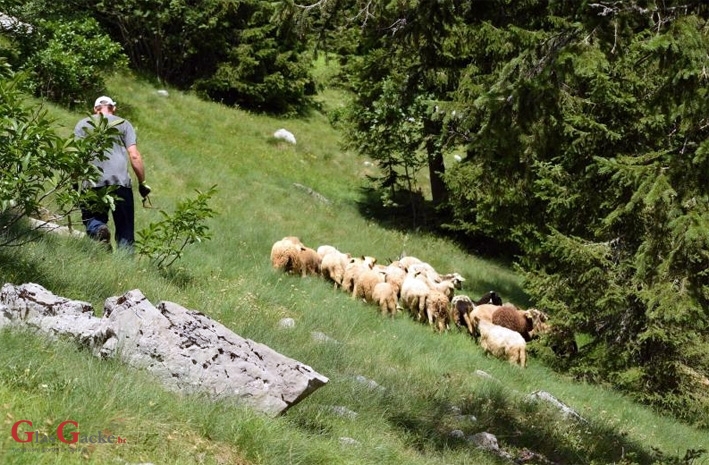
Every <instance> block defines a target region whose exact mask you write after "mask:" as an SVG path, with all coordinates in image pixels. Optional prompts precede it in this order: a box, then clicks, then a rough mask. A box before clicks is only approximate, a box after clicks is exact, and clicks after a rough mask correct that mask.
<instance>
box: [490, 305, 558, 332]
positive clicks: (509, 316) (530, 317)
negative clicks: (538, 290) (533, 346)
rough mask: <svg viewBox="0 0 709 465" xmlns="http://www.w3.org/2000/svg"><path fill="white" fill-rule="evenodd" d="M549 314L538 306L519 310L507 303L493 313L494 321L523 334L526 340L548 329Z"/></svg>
mask: <svg viewBox="0 0 709 465" xmlns="http://www.w3.org/2000/svg"><path fill="white" fill-rule="evenodd" d="M547 320H548V316H547V315H546V314H545V313H544V312H541V311H539V310H537V309H536V308H530V309H529V310H519V309H518V308H516V307H515V306H514V305H511V304H505V305H502V306H501V307H498V309H497V310H495V311H494V312H493V314H492V322H493V323H494V324H496V325H499V326H504V327H505V328H509V329H511V330H513V331H516V332H518V333H519V334H521V335H522V337H523V338H524V340H525V341H531V340H532V339H533V338H534V337H536V336H538V335H539V334H542V333H544V332H546V331H547V330H548V325H547V323H546V321H547Z"/></svg>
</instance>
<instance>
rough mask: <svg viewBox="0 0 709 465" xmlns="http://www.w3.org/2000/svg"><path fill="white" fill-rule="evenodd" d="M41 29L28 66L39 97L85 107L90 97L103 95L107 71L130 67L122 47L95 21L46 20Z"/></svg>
mask: <svg viewBox="0 0 709 465" xmlns="http://www.w3.org/2000/svg"><path fill="white" fill-rule="evenodd" d="M37 29H38V31H37V33H36V34H34V37H35V38H34V39H32V42H31V43H28V44H26V48H30V49H31V52H30V55H29V59H28V60H27V62H26V63H25V64H24V69H26V70H28V71H29V72H30V73H31V79H30V82H29V84H30V87H31V89H32V91H33V92H34V93H35V94H36V95H37V96H41V97H46V98H47V99H49V100H51V101H54V102H57V103H60V104H63V105H67V106H70V107H71V106H73V105H75V104H77V103H81V104H84V102H85V101H86V96H87V95H90V96H93V95H98V94H100V93H102V91H103V89H104V87H105V83H104V79H103V76H105V74H106V72H108V71H111V70H115V69H122V68H126V67H127V63H128V61H127V58H126V57H125V55H124V54H123V52H122V48H121V45H120V44H118V43H116V42H113V41H112V40H111V39H110V38H109V37H108V36H107V35H106V34H105V33H103V32H102V30H101V28H100V27H99V25H98V23H97V22H96V21H95V20H94V19H92V18H87V19H83V20H71V21H62V22H59V21H57V22H53V21H42V22H40V24H39V27H38V28H37Z"/></svg>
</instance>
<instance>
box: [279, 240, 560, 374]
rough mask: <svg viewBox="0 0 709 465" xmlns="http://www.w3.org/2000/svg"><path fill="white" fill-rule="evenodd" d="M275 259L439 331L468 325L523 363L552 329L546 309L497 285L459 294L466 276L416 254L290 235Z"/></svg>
mask: <svg viewBox="0 0 709 465" xmlns="http://www.w3.org/2000/svg"><path fill="white" fill-rule="evenodd" d="M271 264H272V265H273V267H274V268H275V269H277V270H281V271H283V272H286V273H293V274H296V275H300V276H303V277H305V276H308V275H313V276H322V277H323V278H325V279H327V280H329V281H331V282H332V283H333V286H334V287H335V288H340V289H342V290H343V291H345V292H348V293H350V294H351V295H352V298H353V299H363V300H364V301H366V302H368V303H371V304H374V305H377V306H378V307H379V309H380V310H381V312H382V314H384V315H388V316H391V317H393V316H394V315H396V314H397V312H398V311H399V310H400V309H403V310H405V311H408V312H409V313H410V314H411V316H412V317H413V318H414V319H415V320H416V321H419V322H425V323H427V324H429V325H430V326H431V327H433V328H434V330H436V331H439V332H443V331H445V330H447V329H450V328H456V327H457V328H465V329H466V330H467V331H468V333H469V334H470V335H471V336H472V337H473V338H474V339H476V340H479V342H480V346H481V347H482V349H483V350H484V351H485V352H487V353H490V354H492V355H493V356H495V357H498V358H504V359H507V360H508V361H509V362H510V363H513V364H517V365H519V366H521V367H525V366H526V363H527V355H526V344H527V342H528V341H530V340H531V339H532V338H533V337H535V336H537V335H539V334H541V333H543V332H546V331H547V330H548V329H549V326H548V324H547V319H548V318H547V315H546V314H544V313H543V312H541V311H539V310H537V309H529V310H520V309H518V308H517V307H515V306H514V305H513V304H511V303H505V304H503V303H502V300H501V299H500V297H499V296H498V295H497V294H496V293H495V292H494V291H490V292H488V293H486V294H485V295H484V296H482V297H481V298H480V299H478V300H477V301H473V300H472V299H471V298H470V297H468V296H466V295H462V294H459V295H456V294H455V291H456V290H457V289H461V287H462V283H463V281H465V278H463V277H462V276H461V275H459V274H458V273H450V274H440V273H438V272H437V271H436V270H435V269H434V268H433V267H432V266H431V265H430V264H428V263H425V262H424V261H422V260H420V259H418V258H416V257H411V256H405V257H401V258H399V259H398V260H395V261H393V262H392V263H390V264H388V265H382V264H378V263H377V259H376V258H374V257H369V256H360V257H353V256H352V255H351V254H349V253H343V252H340V251H339V250H338V249H336V248H335V247H333V246H330V245H322V246H320V247H318V248H317V250H316V249H313V248H310V247H307V246H306V245H305V244H303V243H302V242H301V241H300V239H299V238H297V237H295V236H288V237H284V238H283V239H281V240H279V241H276V242H275V243H274V244H273V247H272V248H271Z"/></svg>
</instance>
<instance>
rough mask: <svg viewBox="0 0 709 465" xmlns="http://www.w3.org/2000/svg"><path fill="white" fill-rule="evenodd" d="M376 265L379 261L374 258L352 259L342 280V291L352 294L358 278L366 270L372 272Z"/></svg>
mask: <svg viewBox="0 0 709 465" xmlns="http://www.w3.org/2000/svg"><path fill="white" fill-rule="evenodd" d="M376 263H377V259H376V258H374V257H368V256H361V257H352V258H350V261H349V263H348V264H347V266H346V267H345V273H344V275H343V278H342V290H343V291H345V292H352V290H353V288H354V283H355V280H356V279H357V276H359V274H360V273H361V272H362V271H364V270H371V269H372V268H373V267H374V265H375V264H376Z"/></svg>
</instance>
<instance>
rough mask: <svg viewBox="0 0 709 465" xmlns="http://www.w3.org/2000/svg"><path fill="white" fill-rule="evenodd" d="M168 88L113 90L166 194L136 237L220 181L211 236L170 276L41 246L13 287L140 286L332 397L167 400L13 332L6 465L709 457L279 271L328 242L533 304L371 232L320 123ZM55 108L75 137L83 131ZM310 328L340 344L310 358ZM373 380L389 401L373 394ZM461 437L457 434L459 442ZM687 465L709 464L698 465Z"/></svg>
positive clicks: (4, 355) (481, 276)
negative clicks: (403, 259) (34, 436)
mask: <svg viewBox="0 0 709 465" xmlns="http://www.w3.org/2000/svg"><path fill="white" fill-rule="evenodd" d="M157 89H158V87H155V86H154V85H151V84H150V83H146V82H142V81H139V80H136V79H133V78H130V77H124V78H118V77H115V78H112V79H111V80H110V81H109V88H108V89H107V94H108V95H110V96H112V97H113V98H114V99H115V100H117V101H118V103H119V108H118V114H119V115H122V116H125V117H127V118H128V119H130V120H131V121H132V122H133V124H134V125H135V127H136V129H137V132H138V137H139V147H140V150H141V152H142V153H143V156H144V159H145V161H146V171H147V179H148V183H149V184H150V185H151V186H152V187H153V191H154V193H153V196H152V202H153V205H154V207H155V208H154V209H139V210H138V212H137V218H136V220H137V229H138V230H140V229H141V228H142V227H145V226H146V225H148V224H149V223H150V222H153V221H158V220H159V219H160V214H159V210H165V211H166V212H170V211H171V210H172V209H174V207H175V205H176V203H177V202H178V201H179V200H181V199H184V198H187V197H191V196H193V195H194V191H195V190H196V189H197V190H201V191H205V190H207V189H208V188H209V187H211V186H213V185H217V194H216V196H215V197H214V198H213V200H212V203H211V204H210V206H211V207H212V208H214V209H215V210H216V211H217V212H218V215H217V216H216V217H215V218H214V219H212V220H210V221H209V226H210V230H211V233H212V239H211V240H209V241H205V242H203V243H200V244H197V245H194V246H192V247H189V248H188V249H186V250H185V255H184V257H183V258H182V259H181V260H179V261H178V262H177V263H176V265H175V266H174V267H172V268H170V269H168V271H167V272H164V273H161V272H158V271H157V270H156V269H155V268H154V267H153V266H152V265H151V264H150V263H149V262H147V261H146V260H143V259H140V258H137V257H136V258H131V257H125V256H122V255H120V254H113V255H108V254H106V253H105V252H104V251H103V250H101V249H100V248H99V247H97V246H96V245H95V244H93V243H90V242H89V241H77V240H70V239H64V238H58V237H45V238H42V239H41V240H39V241H37V242H35V243H32V244H29V245H27V246H24V247H22V248H10V249H7V250H0V276H2V280H3V282H12V283H15V284H19V283H23V282H30V281H31V282H37V283H39V284H41V285H42V286H44V287H46V288H48V289H50V290H52V292H54V293H55V294H58V295H64V296H66V297H69V298H72V299H79V300H86V301H89V302H90V303H92V304H93V306H94V308H95V309H96V311H97V313H99V314H100V312H101V309H102V304H103V301H104V300H105V299H106V298H107V297H110V296H114V295H120V294H122V293H124V292H126V291H127V290H130V289H136V288H138V289H140V290H141V291H142V292H143V293H144V294H145V295H146V296H147V297H148V298H149V299H150V300H151V301H153V302H158V301H161V300H168V301H172V302H176V303H179V304H181V305H183V306H185V307H187V308H190V309H195V310H199V311H201V312H203V313H205V314H207V315H209V316H210V317H212V318H214V319H216V320H218V321H220V322H221V323H223V324H224V325H226V326H228V327H229V328H231V329H232V330H233V331H235V332H236V333H238V334H240V335H241V336H243V337H247V338H250V339H253V340H256V341H258V342H262V343H264V344H267V345H269V346H270V347H272V348H273V349H275V350H277V351H279V352H281V353H283V354H285V355H287V356H289V357H292V358H295V359H297V360H299V361H302V362H303V363H306V364H308V365H310V366H312V367H313V368H314V369H315V370H317V371H318V372H320V373H322V374H324V375H325V376H327V377H328V378H329V379H330V383H329V384H328V385H326V386H325V387H323V388H321V389H319V390H318V391H316V392H315V393H314V394H312V395H311V396H310V397H308V398H307V399H305V400H304V401H303V402H301V403H300V404H298V405H297V406H295V407H294V408H292V409H291V410H289V411H288V413H287V414H286V415H284V416H283V417H280V418H276V419H269V418H264V417H262V416H260V415H258V414H256V413H254V412H251V411H248V410H247V409H244V408H242V407H240V406H237V405H231V404H229V403H226V402H221V403H216V404H215V403H212V402H210V401H208V400H206V399H202V398H195V397H181V396H176V395H174V394H170V393H167V392H165V391H164V390H163V389H162V388H161V386H159V385H158V384H157V383H155V381H154V380H152V379H151V378H150V377H149V376H147V375H145V374H144V373H139V372H134V371H131V370H129V369H127V368H126V367H124V366H121V365H120V364H118V363H115V362H105V361H99V360H96V359H94V358H92V357H91V356H90V355H89V354H87V353H83V352H80V351H78V350H76V349H75V347H74V346H73V345H72V344H71V343H69V342H66V343H58V344H51V343H46V342H45V341H43V340H41V339H39V338H37V337H35V336H32V335H29V334H22V333H19V334H18V333H10V332H1V333H0V346H1V347H2V348H3V350H2V351H0V366H2V367H4V369H3V370H2V372H0V408H1V410H0V414H1V415H2V418H3V425H4V426H3V428H4V432H5V434H3V436H2V440H0V456H2V463H17V464H36V463H61V464H65V463H66V464H73V463H87V462H88V463H102V464H103V463H155V464H159V463H170V464H192V463H205V464H226V463H230V464H278V465H280V464H285V463H289V464H296V463H297V464H317V463H322V464H369V463H371V464H401V463H407V464H444V463H445V464H452V463H455V464H472V463H475V464H486V463H490V464H492V463H509V462H506V461H505V460H503V459H500V458H498V457H496V456H494V455H493V454H490V453H488V452H485V451H481V450H478V449H477V448H476V447H475V445H474V444H472V443H470V442H469V441H467V440H466V439H465V437H469V436H471V435H474V434H476V433H480V432H485V431H487V432H490V433H492V434H494V435H495V436H496V437H497V438H498V441H499V443H500V447H502V448H503V449H504V450H505V451H507V452H508V453H509V454H511V456H513V457H516V458H518V459H520V461H525V462H526V463H549V462H551V463H589V464H590V463H628V464H629V463H653V462H656V463H682V462H681V460H680V459H681V458H682V457H685V452H686V451H688V450H692V449H693V450H696V449H700V448H702V447H704V448H706V447H707V445H709V433H708V432H707V431H702V430H696V429H692V428H690V427H688V426H686V425H683V424H681V423H679V422H677V421H674V420H672V419H668V418H663V417H661V416H657V415H655V414H654V413H653V412H652V411H651V410H649V409H647V408H645V407H643V406H640V405H637V404H635V403H633V402H632V401H630V400H629V399H627V398H625V397H623V396H621V395H619V394H617V393H615V392H612V391H610V390H608V389H605V388H603V387H598V386H591V385H586V384H579V383H576V382H574V381H572V380H569V379H566V378H564V377H562V376H560V375H558V374H556V373H554V372H553V371H551V370H550V369H548V368H547V367H545V366H543V365H542V364H541V363H539V361H538V360H537V359H535V357H534V356H533V355H532V356H531V357H530V361H529V366H528V368H527V369H525V370H520V369H518V368H516V367H512V366H509V365H508V364H507V363H505V362H501V361H498V360H494V359H491V358H487V357H484V356H483V354H482V351H481V350H480V348H479V347H477V346H475V345H474V344H473V342H472V341H471V340H470V338H469V337H467V336H466V335H464V334H462V333H449V334H444V335H439V334H434V333H433V332H432V331H431V330H430V329H429V328H427V327H425V326H423V325H421V324H418V323H416V322H414V321H412V320H411V319H410V318H408V317H407V316H405V315H403V314H402V315H399V316H398V317H397V318H395V319H393V320H389V319H386V318H382V317H381V316H380V315H378V313H377V312H376V311H375V310H374V309H373V308H372V307H371V306H368V305H365V304H363V303H361V302H357V301H354V300H352V299H351V298H350V296H348V295H345V294H343V293H342V292H340V291H335V290H333V289H332V287H331V286H330V285H329V284H327V283H326V282H324V281H323V280H321V279H318V278H305V279H303V278H299V277H293V276H286V275H283V274H281V273H278V272H276V271H274V270H273V269H272V268H271V266H270V263H269V251H270V247H271V245H272V244H273V242H275V241H276V240H278V239H280V238H282V237H283V236H287V235H296V236H299V237H300V238H301V239H302V240H303V242H305V243H306V244H308V245H310V246H313V247H317V246H318V245H321V244H331V245H334V246H336V247H338V248H339V249H340V250H343V251H348V252H351V253H353V254H357V255H361V254H367V255H373V256H375V257H378V258H380V259H381V260H382V261H385V260H386V259H391V258H395V257H396V256H398V255H400V254H402V253H406V254H409V255H415V256H418V257H421V258H423V259H425V260H427V261H429V262H430V263H431V264H432V265H434V266H435V267H436V268H437V269H440V270H442V271H449V270H450V271H457V272H458V273H460V274H461V275H463V276H464V277H465V278H466V283H465V287H464V289H463V291H462V292H464V293H467V294H469V295H471V296H477V295H480V294H482V293H483V292H485V291H487V290H489V289H491V288H494V289H495V290H497V291H498V292H499V293H500V294H501V295H502V296H503V297H504V298H505V299H506V300H511V301H514V302H518V303H522V304H527V303H528V302H526V300H525V296H524V293H523V292H522V290H521V288H520V282H519V279H518V277H517V276H516V275H515V274H514V273H513V272H512V271H511V270H509V269H507V268H506V267H504V266H501V265H498V264H495V263H490V262H486V261H484V260H482V259H480V258H477V257H474V256H471V255H468V254H467V253H465V252H464V251H463V250H462V249H461V248H460V247H458V246H456V245H455V244H453V243H451V242H449V241H447V240H444V239H440V238H435V237H430V236H427V235H424V234H419V233H417V232H415V231H409V232H404V231H402V230H393V229H387V228H384V227H382V226H381V225H379V224H377V223H375V222H372V221H368V220H366V219H364V218H363V216H362V214H361V208H362V207H361V205H360V204H359V203H358V201H359V200H360V189H361V188H362V187H363V186H365V185H366V184H365V183H366V175H367V174H369V173H370V170H371V169H373V168H372V167H370V166H367V165H366V164H364V161H365V160H362V159H359V158H358V157H356V156H355V155H353V154H351V153H346V152H343V151H342V149H341V148H340V146H339V143H338V142H339V141H338V133H337V131H336V130H335V129H333V128H332V127H331V126H330V125H329V124H328V120H327V117H326V115H324V114H319V113H314V114H313V115H311V116H310V117H308V118H303V119H297V120H295V119H294V120H278V119H274V118H269V117H265V116H258V115H254V114H249V113H247V112H243V111H240V110H237V109H231V108H227V107H225V106H221V105H217V104H213V103H207V102H203V101H200V100H198V99H196V98H195V97H194V96H191V95H187V94H183V93H179V92H174V91H172V90H170V94H169V97H163V96H160V95H158V94H157V93H156V90H157ZM333 105H334V104H333V101H332V100H328V101H327V102H326V106H327V107H332V106H333ZM48 109H49V111H50V113H51V114H52V115H53V116H54V117H56V118H57V124H58V126H59V131H60V132H62V133H64V134H67V135H68V134H69V133H70V132H71V129H72V128H73V125H74V123H75V122H76V120H78V119H79V118H80V117H82V116H83V114H79V113H70V112H66V111H64V110H62V109H60V108H56V107H52V106H48ZM281 127H284V128H287V129H288V130H290V131H291V132H293V133H294V134H295V135H296V138H297V141H298V142H297V144H296V145H295V146H292V145H289V144H286V143H282V142H277V141H275V140H273V138H272V137H271V135H272V133H273V132H274V131H275V130H277V129H279V128H281ZM298 185H300V186H305V187H306V189H303V188H300V187H298ZM308 189H312V191H314V192H316V193H318V194H319V195H320V196H322V197H324V198H325V199H327V201H322V200H321V198H320V197H319V196H314V195H312V194H311V193H309V191H308ZM72 222H73V223H74V224H77V223H78V219H77V218H73V220H72ZM284 317H290V318H293V319H294V320H295V321H296V326H295V328H294V329H292V330H289V331H283V330H279V329H278V322H279V320H280V319H282V318H284ZM313 332H321V333H324V334H326V335H327V336H329V337H330V338H332V339H333V340H334V342H332V343H323V342H318V341H317V340H314V339H313V337H312V333H313ZM479 371H483V372H485V373H487V374H488V375H490V376H491V377H492V379H490V378H487V377H485V376H481V375H480V374H479ZM362 377H364V379H366V380H374V381H375V382H376V383H377V385H379V386H381V389H371V388H370V387H369V385H368V384H366V383H365V384H363V383H362V382H361V381H360V380H361V379H363V378H362ZM538 390H543V391H547V392H550V393H552V394H553V395H554V396H556V397H557V398H559V399H561V400H563V401H564V402H565V403H567V404H568V405H570V406H572V407H573V408H574V409H575V410H576V411H577V412H578V413H579V414H580V415H581V416H583V417H584V418H585V419H586V420H587V422H586V423H576V422H574V421H570V420H568V419H565V418H564V417H563V416H562V415H560V413H559V412H558V411H556V410H555V409H552V408H547V407H545V406H544V405H540V404H536V403H531V402H529V401H528V397H527V395H528V394H530V393H532V392H534V391H538ZM343 412H345V413H344V414H343ZM20 419H29V420H31V421H33V423H34V425H35V426H36V427H37V428H38V431H40V432H45V433H50V432H52V431H54V430H55V429H56V427H57V425H58V424H60V423H61V422H62V421H65V420H67V419H72V420H75V421H77V422H78V423H79V425H80V427H81V429H82V430H84V431H104V430H105V431H111V432H115V433H119V434H121V435H123V436H125V437H126V438H127V443H126V444H124V445H121V446H118V445H116V446H113V445H95V446H90V447H82V448H69V447H66V448H58V450H45V449H42V448H40V447H35V448H32V449H30V448H29V447H26V448H25V449H23V450H18V445H17V443H16V442H14V441H13V440H12V438H11V436H10V428H11V427H12V425H13V424H14V423H15V422H16V421H18V420H20ZM456 430H459V431H462V433H463V437H459V435H457V434H452V432H453V431H456ZM27 449H29V450H27ZM653 449H656V450H657V451H659V452H660V453H659V454H658V453H657V452H656V451H653ZM663 458H664V462H663ZM675 458H676V459H677V461H675V462H672V460H674V459H675ZM523 459H525V460H523ZM702 460H703V462H702ZM686 462H687V463H689V460H687V461H686ZM694 463H708V462H707V458H706V457H702V458H701V459H699V461H695V462H694Z"/></svg>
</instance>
